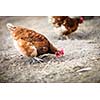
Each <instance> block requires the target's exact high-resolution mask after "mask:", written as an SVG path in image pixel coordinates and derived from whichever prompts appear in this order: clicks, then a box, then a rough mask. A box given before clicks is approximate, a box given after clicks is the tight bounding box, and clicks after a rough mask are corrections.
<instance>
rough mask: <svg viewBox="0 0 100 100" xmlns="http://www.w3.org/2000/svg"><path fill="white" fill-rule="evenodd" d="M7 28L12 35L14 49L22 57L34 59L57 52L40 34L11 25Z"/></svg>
mask: <svg viewBox="0 0 100 100" xmlns="http://www.w3.org/2000/svg"><path fill="white" fill-rule="evenodd" d="M7 27H8V29H9V31H10V33H11V34H12V37H13V39H14V44H15V47H16V48H17V50H18V51H19V52H20V53H21V54H22V55H24V56H28V57H36V56H39V55H42V54H45V53H52V54H56V53H58V52H59V50H58V49H57V48H56V47H54V46H53V45H52V44H51V43H50V42H49V41H48V39H47V38H46V37H45V36H44V35H42V34H39V33H37V32H35V31H33V30H30V29H27V28H23V27H20V26H13V25H12V24H7Z"/></svg>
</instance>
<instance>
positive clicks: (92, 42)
mask: <svg viewBox="0 0 100 100" xmlns="http://www.w3.org/2000/svg"><path fill="white" fill-rule="evenodd" d="M8 22H10V23H12V24H15V25H21V26H25V27H28V28H30V29H34V30H35V31H38V32H40V33H42V34H44V35H45V36H46V37H47V38H48V39H49V40H50V41H51V42H52V43H53V44H54V45H55V46H57V47H59V48H64V49H65V55H64V56H63V57H61V58H59V59H57V58H55V56H54V55H51V54H47V55H46V57H44V58H43V60H44V62H42V63H38V62H34V63H33V64H30V63H28V59H27V58H26V57H21V56H20V54H19V53H18V52H17V50H16V49H15V47H14V46H13V42H12V38H11V36H10V33H9V32H8V30H7V28H6V23H8ZM58 38H59V37H58V36H57V35H56V34H55V33H54V30H53V27H52V26H51V25H50V24H48V18H47V17H43V16H42V17H41V16H40V17H37V16H36V17H35V16H34V17H27V16H26V17H0V82H36V83H37V82H38V83H40V82H42V83H43V82H46V83H47V82H53V83H63V82H70V83H72V82H100V18H97V17H95V18H94V19H92V20H86V21H85V22H84V23H83V24H82V25H80V27H79V29H78V30H77V31H76V32H74V33H73V34H71V35H70V39H68V40H59V39H58Z"/></svg>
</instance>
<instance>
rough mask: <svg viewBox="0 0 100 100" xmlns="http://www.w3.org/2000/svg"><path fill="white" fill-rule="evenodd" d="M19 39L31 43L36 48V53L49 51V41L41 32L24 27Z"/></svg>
mask: <svg viewBox="0 0 100 100" xmlns="http://www.w3.org/2000/svg"><path fill="white" fill-rule="evenodd" d="M21 39H23V40H25V41H27V42H30V43H32V44H33V45H34V46H35V47H36V48H37V52H38V55H41V54H44V53H47V52H49V48H50V43H49V41H48V40H47V38H46V37H45V36H44V35H42V34H39V33H37V32H35V31H33V30H28V29H24V32H23V36H22V37H21Z"/></svg>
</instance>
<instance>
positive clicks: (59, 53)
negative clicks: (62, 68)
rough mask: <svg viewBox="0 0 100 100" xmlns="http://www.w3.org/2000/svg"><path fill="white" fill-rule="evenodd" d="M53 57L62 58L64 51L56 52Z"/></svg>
mask: <svg viewBox="0 0 100 100" xmlns="http://www.w3.org/2000/svg"><path fill="white" fill-rule="evenodd" d="M55 55H56V57H57V58H59V57H61V56H63V55H64V49H61V50H58V51H57V52H56V53H55Z"/></svg>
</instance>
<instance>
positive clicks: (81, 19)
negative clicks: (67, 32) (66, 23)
mask: <svg viewBox="0 0 100 100" xmlns="http://www.w3.org/2000/svg"><path fill="white" fill-rule="evenodd" d="M83 21H84V18H83V17H82V16H81V17H80V18H79V23H80V24H81V23H83Z"/></svg>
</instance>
